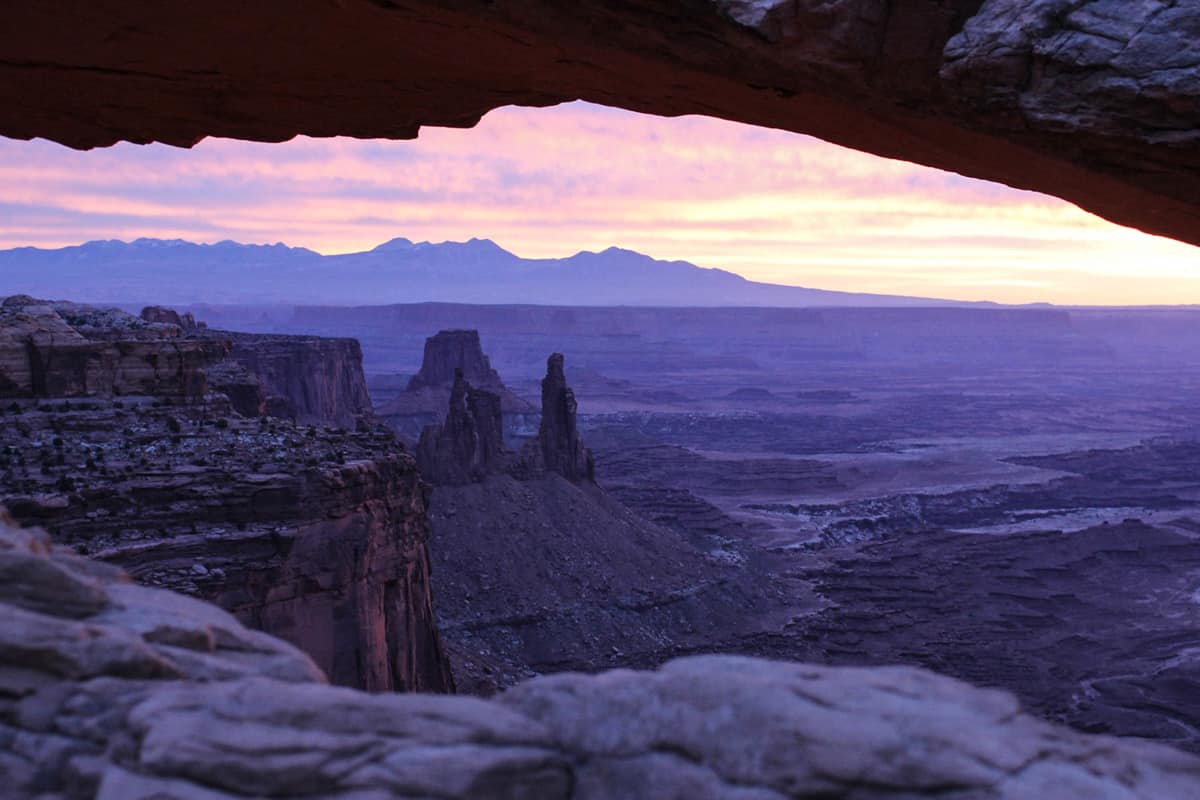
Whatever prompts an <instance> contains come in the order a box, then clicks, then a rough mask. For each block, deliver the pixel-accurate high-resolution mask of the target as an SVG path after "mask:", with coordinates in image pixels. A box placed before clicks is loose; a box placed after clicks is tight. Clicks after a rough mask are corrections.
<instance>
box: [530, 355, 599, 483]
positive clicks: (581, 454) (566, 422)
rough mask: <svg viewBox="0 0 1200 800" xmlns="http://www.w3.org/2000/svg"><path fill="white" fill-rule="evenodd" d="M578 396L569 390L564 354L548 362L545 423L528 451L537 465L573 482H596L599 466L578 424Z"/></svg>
mask: <svg viewBox="0 0 1200 800" xmlns="http://www.w3.org/2000/svg"><path fill="white" fill-rule="evenodd" d="M577 408H578V406H577V404H576V403H575V393H574V392H573V391H571V387H570V386H567V378H566V375H565V374H564V372H563V356H562V353H553V354H552V355H551V356H550V358H549V359H547V361H546V377H545V378H543V379H542V421H541V424H540V425H539V426H538V435H537V438H536V439H535V440H534V442H535V443H536V444H535V445H534V446H533V447H527V448H526V449H527V451H528V452H530V454H531V456H532V457H531V458H529V459H528V461H529V463H532V464H535V465H537V466H538V467H541V468H542V469H545V470H547V471H549V472H557V473H558V474H559V475H562V476H563V477H564V478H566V479H567V480H569V481H575V482H578V481H588V482H594V481H595V479H596V462H595V459H593V458H592V452H591V451H590V450H588V449H587V448H586V447H584V444H583V439H581V438H580V436H579V428H578V424H577V423H576V417H575V415H576V410H577Z"/></svg>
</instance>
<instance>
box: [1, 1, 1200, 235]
mask: <svg viewBox="0 0 1200 800" xmlns="http://www.w3.org/2000/svg"><path fill="white" fill-rule="evenodd" d="M10 5H12V7H11V8H9V9H7V10H6V25H5V28H4V30H3V31H0V52H3V53H4V56H3V58H0V134H2V135H5V136H9V137H14V138H20V139H27V138H34V137H43V138H48V139H52V140H54V141H57V142H60V143H62V144H65V145H68V146H71V147H76V148H92V147H99V146H105V145H109V144H113V143H115V142H118V141H130V142H140V143H146V142H155V141H157V142H165V143H168V144H173V145H179V146H183V147H189V146H192V145H194V144H195V143H196V142H198V141H200V140H201V139H203V138H205V137H208V136H219V137H231V138H239V139H250V140H259V141H283V140H286V139H290V138H292V137H294V136H296V135H310V136H336V135H345V136H354V137H361V138H393V139H405V138H413V137H415V136H416V135H417V134H418V132H419V130H420V128H421V127H423V126H450V127H470V126H473V125H474V124H475V123H476V122H478V120H479V119H480V117H481V116H482V115H483V114H484V113H486V112H487V111H489V110H491V109H493V108H496V107H499V106H504V105H525V106H547V105H553V104H557V103H561V102H565V101H570V100H577V99H584V100H588V101H591V102H595V103H601V104H605V105H610V106H617V107H622V108H626V109H630V110H634V111H640V112H645V113H651V114H659V115H665V116H676V115H683V114H704V115H709V116H714V117H721V118H725V119H730V120H737V121H741V122H746V123H750V124H755V125H762V126H766V127H773V128H779V129H785V130H791V131H796V132H800V133H806V134H811V135H814V136H817V137H820V138H822V139H826V140H828V141H832V142H837V143H840V144H843V145H846V146H848V147H852V148H855V149H859V150H864V151H867V152H872V153H876V154H879V155H882V156H887V157H891V158H900V159H904V160H908V161H913V162H917V163H921V164H926V165H930V166H935V167H940V168H943V169H948V170H952V171H955V172H959V173H961V174H964V175H969V176H972V177H978V178H985V179H990V180H994V181H999V182H1002V183H1005V184H1009V185H1011V186H1016V187H1019V188H1025V189H1033V190H1037V191H1041V192H1045V193H1047V194H1052V195H1057V196H1059V197H1062V198H1064V199H1066V200H1069V201H1071V202H1074V203H1076V204H1078V205H1080V206H1081V207H1083V208H1085V209H1086V210H1088V211H1091V212H1094V213H1096V214H1099V215H1100V216H1103V217H1106V218H1108V219H1110V220H1113V221H1115V222H1118V223H1121V224H1125V225H1131V226H1133V227H1137V228H1141V229H1143V230H1145V231H1148V232H1151V233H1156V234H1161V235H1165V236H1170V237H1173V238H1176V239H1179V240H1181V241H1185V242H1190V243H1192V244H1200V63H1196V62H1197V60H1196V59H1194V58H1190V59H1189V57H1187V53H1188V52H1189V48H1188V47H1187V42H1188V41H1194V40H1195V35H1200V0H1179V1H1178V2H1172V3H1167V2H1159V0H1144V1H1139V2H1135V3H1113V2H1111V0H894V1H893V2H882V1H881V0H841V1H840V2H834V3H829V2H816V0H799V1H798V2H794V1H793V0H788V1H787V2H782V1H781V0H687V2H678V0H626V1H625V2H619V3H612V2H601V0H580V2H576V3H571V4H561V3H551V2H548V1H547V0H515V1H514V2H505V3H495V2H485V0H450V1H449V2H430V1H429V0H336V2H332V1H330V0H298V1H297V0H293V1H292V2H287V3H285V2H283V1H282V0H264V2H260V3H255V4H254V5H253V6H245V5H244V4H240V3H235V2H233V1H232V0H208V2H205V3H203V4H155V3H127V2H117V0H97V1H95V2H88V3H84V2H81V1H80V0H57V2H47V3H36V4H10ZM1189 37H1192V38H1191V39H1189Z"/></svg>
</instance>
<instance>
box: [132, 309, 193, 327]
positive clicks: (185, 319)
mask: <svg viewBox="0 0 1200 800" xmlns="http://www.w3.org/2000/svg"><path fill="white" fill-rule="evenodd" d="M139 316H141V318H142V319H144V320H146V322H150V323H154V324H159V325H174V326H175V327H177V328H179V329H180V330H181V331H183V332H184V333H192V332H193V331H197V330H202V329H203V328H204V327H205V325H204V323H203V322H199V323H198V322H196V317H195V316H194V315H193V314H191V313H185V314H180V313H179V312H178V311H176V310H175V309H173V308H164V307H163V306H146V307H145V308H143V309H142V313H141V314H140V315H139Z"/></svg>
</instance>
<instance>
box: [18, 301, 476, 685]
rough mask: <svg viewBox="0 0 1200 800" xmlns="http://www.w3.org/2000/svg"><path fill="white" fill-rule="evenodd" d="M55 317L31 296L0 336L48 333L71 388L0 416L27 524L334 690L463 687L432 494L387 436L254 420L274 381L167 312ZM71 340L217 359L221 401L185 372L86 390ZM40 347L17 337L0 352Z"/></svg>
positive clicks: (202, 375) (25, 397)
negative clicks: (250, 638) (433, 593)
mask: <svg viewBox="0 0 1200 800" xmlns="http://www.w3.org/2000/svg"><path fill="white" fill-rule="evenodd" d="M14 308H18V309H19V310H18V311H11V309H14ZM56 308H57V309H58V310H55V308H51V307H50V306H46V305H37V304H32V305H31V304H30V303H28V302H25V301H24V300H20V301H19V302H13V301H9V304H8V305H7V306H5V307H4V310H3V311H2V312H0V337H4V336H5V335H7V338H8V341H10V342H12V341H17V342H18V343H19V342H20V340H21V337H27V336H30V335H32V336H35V337H36V336H45V337H48V338H47V341H46V342H42V340H41V339H38V340H37V341H38V342H39V344H37V347H40V348H42V349H43V350H45V351H46V352H50V353H51V354H52V355H53V356H54V358H51V359H49V360H48V361H47V363H49V365H50V369H49V371H48V372H47V373H46V374H47V378H46V380H45V383H46V385H47V386H48V387H51V388H53V387H58V386H61V385H65V386H67V387H68V389H67V390H66V391H57V392H56V395H55V397H54V398H47V397H45V396H40V395H38V394H37V393H36V392H34V391H33V389H32V388H31V387H32V386H33V384H30V385H29V386H27V387H26V388H24V389H23V390H22V391H14V394H15V396H16V397H17V399H16V400H15V401H14V403H13V404H12V405H11V406H10V407H9V408H8V409H7V414H6V415H5V416H4V417H2V418H0V496H3V497H4V501H5V503H6V504H7V505H8V506H9V508H10V510H11V512H12V513H13V514H14V515H15V516H16V517H17V518H19V519H20V520H22V521H25V522H33V523H37V524H41V525H45V526H46V527H48V528H49V529H50V530H51V531H53V532H54V534H55V535H56V536H57V537H58V538H59V540H60V541H62V542H64V543H67V544H70V545H71V546H73V547H76V548H78V549H80V550H81V551H84V552H89V553H93V554H96V555H97V556H98V557H99V558H102V559H104V560H106V561H110V562H114V563H120V564H122V565H124V566H125V567H126V568H128V569H129V570H130V571H131V572H132V573H133V574H134V575H135V576H136V577H137V578H138V579H139V580H140V581H142V582H144V583H147V584H151V585H158V586H164V587H169V588H173V589H177V590H180V591H184V592H187V593H189V594H194V595H198V596H201V597H204V598H206V599H210V600H213V601H215V602H217V603H219V604H220V605H221V606H223V607H224V608H226V609H227V610H230V611H232V612H234V613H235V614H236V615H237V616H238V617H239V618H240V619H241V620H242V621H243V622H245V623H247V624H250V625H253V626H255V627H259V628H261V629H264V630H267V631H270V632H272V633H275V634H277V635H280V636H282V637H284V638H286V639H288V640H289V641H292V642H293V643H295V644H297V645H299V646H300V647H302V648H303V649H304V650H305V651H306V652H308V653H309V654H310V655H311V656H312V657H313V658H314V659H316V661H317V662H318V663H319V665H320V666H321V668H322V669H324V670H325V672H326V674H328V675H329V677H330V678H331V679H332V680H333V681H334V682H336V683H340V684H346V685H351V686H356V687H360V688H365V689H370V690H374V691H385V690H414V689H423V690H430V691H444V690H447V689H450V688H452V685H453V683H452V680H451V677H450V675H449V669H448V666H447V662H446V660H445V658H444V656H443V655H442V651H441V645H440V642H439V639H438V636H437V631H436V627H435V625H434V620H433V609H432V599H431V597H430V589H429V557H428V553H427V550H426V536H427V527H428V526H427V521H426V513H425V510H426V487H425V485H424V484H423V483H422V482H421V480H420V478H419V476H418V474H417V471H416V466H415V462H414V459H413V458H412V456H411V455H409V454H408V453H407V452H405V450H404V448H403V446H402V445H400V444H399V443H398V442H397V441H396V439H395V437H394V436H393V435H392V434H391V433H390V432H389V431H387V430H386V429H382V428H375V429H372V428H370V427H364V429H363V430H360V431H356V432H347V431H345V430H342V429H332V428H318V427H315V426H309V427H301V426H298V425H296V424H295V423H294V422H293V421H291V420H270V419H268V418H266V417H259V416H258V413H259V411H260V409H261V408H262V407H263V405H264V401H263V399H262V395H261V385H262V384H263V383H268V385H269V383H270V382H269V380H267V381H264V380H262V379H261V378H260V377H259V376H258V375H253V374H251V373H250V372H249V371H247V370H246V368H245V367H244V366H242V365H241V364H239V363H238V362H237V361H234V360H232V359H230V358H227V353H229V351H230V344H229V341H228V340H225V339H221V338H212V337H211V336H210V335H209V334H205V335H204V336H197V337H182V338H181V336H180V332H181V330H182V329H181V327H180V326H179V325H177V324H176V323H175V322H174V320H173V319H171V318H170V317H169V315H165V314H159V313H156V314H152V315H151V316H153V317H154V318H155V319H154V321H150V322H148V321H146V320H145V319H140V318H137V317H131V316H130V315H127V314H122V313H121V312H117V311H110V310H97V309H90V308H87V307H82V306H69V305H62V304H60V305H58V306H56ZM34 325H36V326H37V330H36V331H35V332H34V333H33V334H29V333H28V330H29V329H30V327H31V326H34ZM47 331H48V333H47ZM89 337H90V338H89ZM62 341H66V342H67V343H68V344H76V345H78V346H79V347H88V348H95V347H103V348H109V349H111V350H112V351H113V352H117V353H129V352H132V353H142V352H144V348H146V347H157V348H167V349H168V352H178V351H182V352H189V351H188V349H187V348H189V347H195V348H198V350H197V352H200V353H209V352H210V351H211V352H213V353H216V354H218V355H219V357H220V360H218V361H216V362H215V363H213V364H210V365H207V366H205V365H204V364H201V365H199V367H198V368H197V369H196V370H195V372H194V376H195V377H194V380H196V381H198V382H199V383H200V385H201V386H204V387H205V388H207V389H210V390H211V391H208V392H206V393H201V394H200V395H199V397H192V396H187V397H180V396H177V394H176V389H175V387H177V386H178V385H187V381H186V377H187V376H189V375H192V374H193V373H188V372H186V371H185V370H183V369H182V368H181V369H179V370H177V371H176V373H175V375H176V378H175V381H174V382H170V381H165V380H164V381H160V382H158V383H149V382H147V381H145V380H143V379H141V378H140V377H139V378H138V379H137V381H136V382H130V378H129V371H128V370H126V371H124V372H122V371H121V370H119V369H117V370H112V371H111V375H113V376H116V377H115V378H113V379H112V380H108V381H107V382H105V381H102V380H97V379H93V375H94V374H96V370H92V372H85V373H83V374H84V375H85V377H87V378H88V379H89V381H90V382H86V383H82V384H78V381H77V380H76V379H75V376H76V374H77V372H78V371H77V370H76V368H75V366H74V362H71V361H65V360H64V359H63V358H61V357H60V356H59V355H58V348H59V347H60V345H59V342H62ZM266 343H267V344H268V345H269V346H270V349H269V352H270V353H271V354H272V355H273V356H275V357H278V358H279V359H280V360H282V358H283V357H282V355H280V354H281V353H282V352H283V350H282V348H281V347H280V346H279V344H278V343H277V342H276V341H275V340H273V339H271V338H268V339H267V342H266ZM303 344H304V348H303V350H302V352H305V353H320V352H321V350H320V349H319V348H317V347H314V346H312V343H311V342H308V341H307V340H305V342H304V343H303ZM334 344H335V345H338V344H340V343H338V342H335V343H334ZM30 350H31V348H30V347H25V348H21V347H19V346H18V345H16V344H10V346H9V348H8V350H7V351H6V350H5V349H4V348H2V347H0V358H4V357H5V356H4V354H5V353H6V352H7V353H9V354H10V356H9V358H8V361H5V362H4V363H5V364H7V363H11V362H12V357H11V354H12V353H17V354H21V353H26V352H29V351H30ZM85 352H88V353H91V352H93V351H92V350H87V351H85ZM100 352H101V354H102V355H103V354H104V353H107V352H108V350H101V351H100ZM154 352H158V351H154ZM98 363H99V364H101V366H104V365H106V363H107V362H104V361H103V360H102V359H101V360H100V361H99V362H98ZM339 363H341V362H339ZM354 363H356V362H351V365H352V366H353V365H354ZM64 364H65V366H63V365H64ZM303 364H304V362H303V361H302V365H303ZM118 365H119V362H118ZM313 366H319V364H314V365H313ZM339 368H340V366H339V365H336V364H335V365H334V366H333V367H332V368H331V369H332V370H334V371H336V370H337V369H339ZM56 370H64V371H65V373H66V377H65V378H64V377H60V376H59V375H58V373H57V372H56ZM6 374H18V373H16V372H11V373H6ZM99 374H101V375H106V374H110V373H104V372H100V373H99ZM357 374H358V377H359V379H360V380H361V369H359V370H358V373H357ZM180 375H183V376H184V377H183V378H181V377H179V376H180ZM206 378H212V383H211V385H209V384H207V383H206V380H205V379H206ZM72 381H75V382H74V383H72ZM120 381H125V382H124V383H122V382H120ZM14 383H15V381H14ZM77 384H78V386H77ZM113 387H119V388H122V389H125V390H127V391H126V392H125V393H119V394H118V393H116V392H114V391H113ZM85 390H86V392H87V394H86V396H82V397H81V396H79V394H78V392H83V391H85ZM134 390H136V391H137V392H138V393H137V394H132V393H127V392H132V391H134ZM221 392H228V395H227V394H223V393H221ZM10 396H13V395H10ZM247 412H250V413H252V414H253V416H251V417H249V418H247V416H246V413H247Z"/></svg>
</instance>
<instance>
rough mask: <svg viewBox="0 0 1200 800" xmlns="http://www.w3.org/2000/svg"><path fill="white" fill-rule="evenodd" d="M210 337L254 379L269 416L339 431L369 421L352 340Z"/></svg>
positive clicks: (357, 353)
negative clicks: (222, 342) (224, 343)
mask: <svg viewBox="0 0 1200 800" xmlns="http://www.w3.org/2000/svg"><path fill="white" fill-rule="evenodd" d="M210 335H212V336H217V337H220V338H222V339H227V340H229V341H230V342H231V343H232V345H233V349H232V351H231V353H230V356H231V358H232V359H233V361H235V362H236V363H238V364H241V365H242V366H243V367H244V368H245V369H246V370H247V371H249V372H250V373H252V374H254V375H256V376H258V378H259V380H260V381H261V383H262V388H263V394H264V402H265V403H266V408H267V411H268V413H271V414H272V416H280V417H292V418H294V419H295V421H296V422H298V423H300V424H302V425H332V426H337V427H341V428H353V427H354V426H355V424H356V422H357V420H359V419H360V418H367V419H370V418H371V397H370V395H369V394H368V393H367V381H366V378H365V376H364V375H363V369H362V348H361V347H360V346H359V343H358V341H357V340H355V339H328V338H323V337H317V336H282V335H271V334H253V333H234V332H228V331H214V332H211V333H210Z"/></svg>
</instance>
